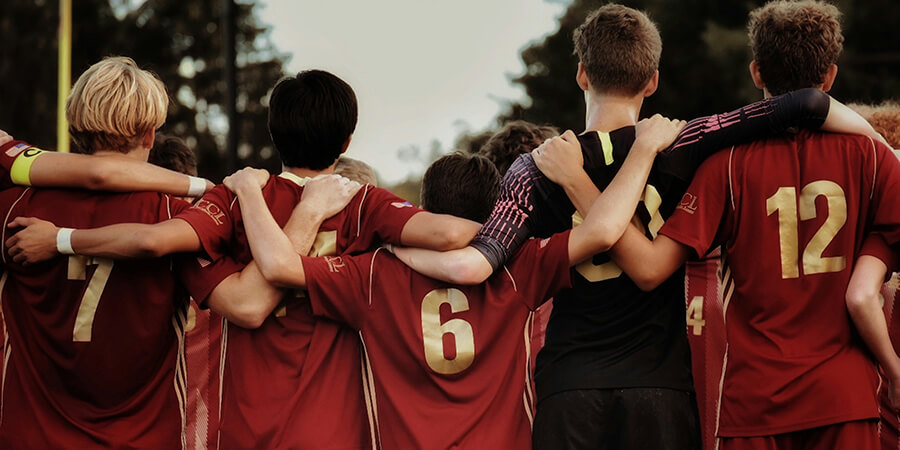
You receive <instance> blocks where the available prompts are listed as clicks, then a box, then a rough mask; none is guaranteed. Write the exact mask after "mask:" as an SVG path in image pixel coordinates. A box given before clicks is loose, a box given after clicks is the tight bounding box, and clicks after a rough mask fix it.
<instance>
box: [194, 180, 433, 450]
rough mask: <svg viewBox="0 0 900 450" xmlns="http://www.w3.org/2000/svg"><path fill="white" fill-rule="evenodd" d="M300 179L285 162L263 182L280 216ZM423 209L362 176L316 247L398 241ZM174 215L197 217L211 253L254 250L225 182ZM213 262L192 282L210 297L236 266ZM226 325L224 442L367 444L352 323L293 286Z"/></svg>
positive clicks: (287, 211)
mask: <svg viewBox="0 0 900 450" xmlns="http://www.w3.org/2000/svg"><path fill="white" fill-rule="evenodd" d="M304 183H305V181H304V180H302V179H300V178H298V177H296V176H294V175H292V174H290V173H287V172H286V173H284V174H282V175H281V176H279V177H273V178H272V180H271V181H270V182H269V183H268V184H267V185H266V186H265V188H264V189H263V196H264V197H265V199H266V203H267V204H268V206H269V210H270V211H271V212H272V215H273V216H274V217H275V220H276V221H277V222H278V223H279V224H280V225H282V226H283V225H284V224H285V223H287V220H288V218H290V215H291V212H292V211H293V209H294V207H295V206H296V205H297V203H298V202H299V201H300V196H301V194H302V192H303V188H302V185H303V184H304ZM418 211H419V209H417V208H415V207H413V206H412V205H411V204H409V203H408V202H406V201H405V200H403V199H400V198H399V197H396V196H394V195H393V194H391V193H390V192H388V191H386V190H384V189H378V188H374V187H372V186H366V187H365V188H364V189H361V190H360V192H359V193H358V194H357V195H356V196H355V197H354V198H353V200H351V202H350V204H349V205H348V206H347V207H346V208H345V209H344V210H343V211H342V212H340V213H338V214H337V215H335V216H334V217H332V218H330V219H328V220H326V221H325V222H324V223H323V224H322V227H321V228H320V229H319V233H318V236H317V238H316V243H315V244H314V248H313V254H314V255H317V256H318V255H335V254H341V253H345V252H361V251H365V250H367V249H368V248H370V247H371V246H372V245H373V244H374V243H375V241H376V240H377V239H378V238H380V239H383V240H386V241H388V242H393V243H399V241H400V232H401V231H402V229H403V226H404V225H405V224H406V221H407V220H409V218H410V217H412V215H413V214H416V213H417V212H418ZM178 217H179V218H181V219H184V220H186V221H188V223H190V224H191V226H193V227H194V229H195V230H196V231H197V235H198V236H199V237H200V240H201V242H202V243H203V248H204V249H205V250H206V252H207V253H208V254H209V255H211V256H212V257H213V258H218V257H220V256H221V255H223V254H225V253H228V254H230V255H232V256H234V257H235V258H236V259H237V260H238V261H239V262H241V263H248V262H250V260H251V259H252V256H251V254H250V247H249V245H248V243H247V237H246V234H245V231H244V227H243V220H242V216H241V211H240V208H239V204H238V202H237V198H236V197H235V196H234V194H233V193H232V192H230V191H228V190H227V189H225V187H224V186H219V187H217V188H215V189H213V190H212V191H210V192H209V193H207V194H206V195H205V196H204V197H203V198H202V199H201V200H200V201H199V202H198V203H197V204H196V205H195V206H193V207H192V208H191V209H189V210H187V211H185V212H184V213H182V214H181V215H179V216H178ZM217 264H218V263H217ZM211 272H217V273H212V274H207V275H205V276H202V277H199V278H198V279H195V280H194V281H193V282H192V283H191V284H192V285H189V286H188V289H189V291H190V292H191V294H192V295H193V296H194V298H195V299H197V300H201V301H204V300H205V299H206V297H207V295H208V294H209V292H211V291H212V288H213V287H215V285H217V284H218V282H219V281H221V279H222V278H224V276H227V275H228V274H229V273H230V272H233V270H232V271H228V270H227V269H223V270H212V271H211ZM204 280H205V281H206V282H207V283H206V286H205V287H204V286H203V284H204V283H205V281H204ZM304 297H305V296H304ZM223 333H224V335H225V336H226V338H225V344H224V345H225V348H224V357H225V362H224V373H223V376H222V385H223V391H222V395H223V398H222V404H221V408H222V410H221V414H222V420H221V423H220V445H221V446H222V447H223V448H361V447H371V445H372V437H371V434H370V431H369V426H368V423H367V419H368V418H367V415H366V410H365V402H364V400H363V392H362V387H361V385H360V382H359V380H360V377H361V371H362V367H361V365H360V352H359V337H358V335H357V334H356V333H355V332H353V331H352V330H350V329H349V328H346V327H344V326H341V325H338V324H336V323H334V322H331V321H328V320H316V319H314V318H313V316H312V311H311V310H310V305H309V301H308V300H306V299H305V298H298V297H297V296H296V295H294V294H291V295H289V296H287V297H286V298H285V300H284V301H283V303H282V305H281V307H280V308H278V309H276V311H275V313H273V315H271V316H269V318H267V319H266V320H265V322H263V324H262V326H260V327H259V328H258V329H256V330H245V329H242V328H240V327H235V326H226V328H225V330H224V331H223Z"/></svg>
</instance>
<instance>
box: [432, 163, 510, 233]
mask: <svg viewBox="0 0 900 450" xmlns="http://www.w3.org/2000/svg"><path fill="white" fill-rule="evenodd" d="M476 175H477V176H476ZM424 180H428V183H425V181H424ZM469 183H480V184H483V186H482V189H473V188H472V186H469ZM499 192H500V174H499V173H498V172H497V168H496V167H494V164H493V163H492V162H491V161H490V160H489V159H487V158H485V157H484V156H481V155H465V154H463V153H459V152H456V153H451V154H449V155H446V156H444V157H442V158H440V159H438V160H437V161H435V162H433V163H432V164H431V166H429V167H428V170H426V171H425V175H424V178H423V181H422V195H421V200H422V208H425V209H426V210H428V211H431V212H433V213H438V214H451V215H454V216H456V217H462V218H465V219H469V220H472V221H475V222H478V223H481V222H484V220H485V219H487V217H488V215H490V213H491V208H492V207H493V206H494V200H496V199H497V194H498V193H499Z"/></svg>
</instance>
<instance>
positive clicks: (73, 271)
mask: <svg viewBox="0 0 900 450" xmlns="http://www.w3.org/2000/svg"><path fill="white" fill-rule="evenodd" d="M113 263H114V261H113V260H111V259H106V258H90V257H87V256H70V257H69V271H68V278H69V279H70V280H85V279H86V278H87V268H88V266H97V269H95V270H94V273H93V274H92V275H91V281H89V282H88V285H87V288H86V289H85V290H84V295H82V296H81V303H80V304H79V305H78V314H77V315H76V316H75V329H74V330H72V341H74V342H91V330H92V329H93V327H94V316H95V315H96V314H97V305H98V304H99V303H100V296H101V295H103V290H104V289H105V288H106V282H107V281H109V275H110V273H112V268H113Z"/></svg>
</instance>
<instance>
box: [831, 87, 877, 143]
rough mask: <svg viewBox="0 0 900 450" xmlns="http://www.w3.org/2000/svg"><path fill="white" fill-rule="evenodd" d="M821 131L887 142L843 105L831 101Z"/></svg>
mask: <svg viewBox="0 0 900 450" xmlns="http://www.w3.org/2000/svg"><path fill="white" fill-rule="evenodd" d="M822 130H823V131H832V132H836V133H848V134H861V135H863V136H869V137H871V138H873V139H877V140H879V141H881V142H884V143H885V144H887V143H888V142H887V141H886V140H885V139H884V137H883V136H881V135H880V134H879V133H878V132H877V131H875V129H874V128H872V125H871V124H869V122H867V121H866V119H863V118H862V116H860V115H859V114H857V113H856V112H855V111H853V110H852V109H850V108H848V107H847V106H846V105H844V104H843V103H841V102H839V101H837V100H835V99H834V98H832V99H831V105H830V106H829V109H828V116H826V118H825V122H824V123H823V124H822Z"/></svg>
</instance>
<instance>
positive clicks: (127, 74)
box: [66, 56, 169, 153]
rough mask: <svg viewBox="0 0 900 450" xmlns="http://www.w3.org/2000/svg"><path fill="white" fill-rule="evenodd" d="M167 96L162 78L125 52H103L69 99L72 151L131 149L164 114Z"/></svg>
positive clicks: (125, 150)
mask: <svg viewBox="0 0 900 450" xmlns="http://www.w3.org/2000/svg"><path fill="white" fill-rule="evenodd" d="M168 107H169V97H168V95H167V94H166V88H165V86H164V85H163V83H162V81H160V80H159V78H157V77H156V76H155V75H153V74H152V73H150V72H147V71H145V70H141V69H140V68H139V67H138V66H137V64H135V62H134V61H133V60H132V59H131V58H126V57H123V56H114V57H108V58H104V59H103V60H102V61H100V62H98V63H97V64H94V65H93V66H91V67H90V68H88V70H86V71H85V72H84V73H83V74H81V76H80V77H78V80H77V81H76V82H75V85H74V86H73V87H72V92H71V93H70V94H69V98H68V99H66V119H67V120H68V121H69V134H70V135H71V136H72V141H74V143H75V148H74V149H73V151H75V152H78V153H94V152H96V151H99V150H112V151H118V152H123V153H125V152H128V151H129V150H131V149H133V148H134V147H136V146H137V145H139V144H140V143H141V138H142V137H143V135H144V134H146V133H147V132H148V131H152V130H155V129H157V128H159V127H160V126H162V124H163V122H165V120H166V111H167V109H168Z"/></svg>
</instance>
